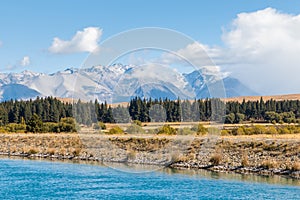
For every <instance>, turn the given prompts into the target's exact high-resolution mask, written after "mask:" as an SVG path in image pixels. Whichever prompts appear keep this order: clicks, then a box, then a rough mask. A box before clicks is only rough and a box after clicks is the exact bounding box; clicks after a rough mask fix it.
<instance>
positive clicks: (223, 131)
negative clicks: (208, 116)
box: [221, 129, 231, 136]
mask: <svg viewBox="0 0 300 200" xmlns="http://www.w3.org/2000/svg"><path fill="white" fill-rule="evenodd" d="M230 134H231V132H230V131H229V130H225V129H223V130H221V136H227V135H230Z"/></svg>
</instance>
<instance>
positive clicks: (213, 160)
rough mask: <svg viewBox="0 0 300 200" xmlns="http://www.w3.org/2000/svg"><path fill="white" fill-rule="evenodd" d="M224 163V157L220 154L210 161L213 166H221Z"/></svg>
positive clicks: (214, 155)
mask: <svg viewBox="0 0 300 200" xmlns="http://www.w3.org/2000/svg"><path fill="white" fill-rule="evenodd" d="M221 161H222V155H221V154H220V153H216V154H213V155H212V156H211V158H210V160H209V162H211V164H212V165H214V166H216V165H219V164H220V163H221Z"/></svg>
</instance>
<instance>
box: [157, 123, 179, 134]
mask: <svg viewBox="0 0 300 200" xmlns="http://www.w3.org/2000/svg"><path fill="white" fill-rule="evenodd" d="M157 134H166V135H175V134H176V129H175V128H173V127H171V126H170V125H164V126H163V127H161V128H160V129H159V131H158V132H157Z"/></svg>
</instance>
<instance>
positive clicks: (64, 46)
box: [49, 27, 102, 53]
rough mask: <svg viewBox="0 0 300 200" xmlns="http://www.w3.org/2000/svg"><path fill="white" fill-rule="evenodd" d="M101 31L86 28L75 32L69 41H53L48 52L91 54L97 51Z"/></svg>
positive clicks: (57, 39)
mask: <svg viewBox="0 0 300 200" xmlns="http://www.w3.org/2000/svg"><path fill="white" fill-rule="evenodd" d="M101 35H102V30H101V29H99V28H98V27H88V28H85V29H83V31H77V32H76V34H75V35H74V36H73V37H72V39H71V40H69V41H67V40H62V39H60V38H58V37H55V38H54V39H53V42H52V45H51V46H50V47H49V51H50V52H52V53H76V52H93V51H95V50H97V49H98V42H99V40H100V37H101Z"/></svg>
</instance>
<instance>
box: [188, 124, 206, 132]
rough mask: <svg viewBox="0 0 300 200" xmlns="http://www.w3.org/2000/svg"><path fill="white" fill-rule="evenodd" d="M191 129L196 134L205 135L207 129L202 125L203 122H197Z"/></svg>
mask: <svg viewBox="0 0 300 200" xmlns="http://www.w3.org/2000/svg"><path fill="white" fill-rule="evenodd" d="M191 130H192V131H195V132H196V134H197V135H205V134H207V132H208V129H207V128H205V127H204V126H203V124H200V123H199V124H198V126H193V127H192V128H191Z"/></svg>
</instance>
